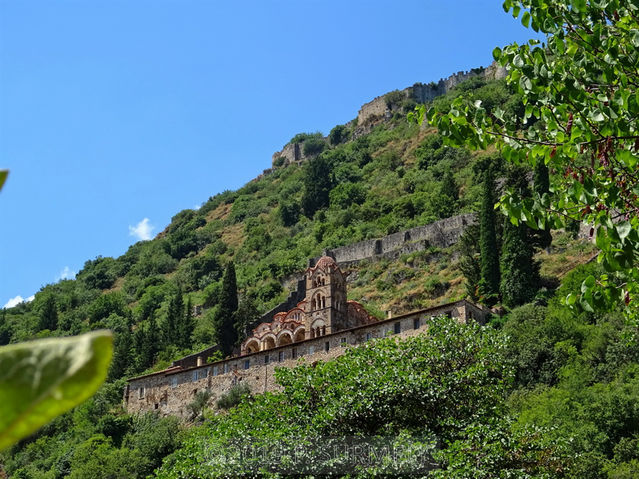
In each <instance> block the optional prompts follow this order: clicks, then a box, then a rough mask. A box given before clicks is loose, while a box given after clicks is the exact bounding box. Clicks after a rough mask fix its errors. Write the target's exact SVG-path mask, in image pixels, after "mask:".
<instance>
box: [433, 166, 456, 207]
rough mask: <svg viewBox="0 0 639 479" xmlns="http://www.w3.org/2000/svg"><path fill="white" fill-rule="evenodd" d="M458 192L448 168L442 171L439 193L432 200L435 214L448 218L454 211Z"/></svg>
mask: <svg viewBox="0 0 639 479" xmlns="http://www.w3.org/2000/svg"><path fill="white" fill-rule="evenodd" d="M458 199H459V192H458V191H457V184H456V183H455V178H454V177H453V172H452V171H451V169H450V168H448V169H447V170H446V173H444V177H443V178H442V183H441V187H440V189H439V194H438V195H436V196H435V197H434V198H433V200H432V206H433V209H434V212H435V214H436V215H437V216H438V217H439V218H449V217H451V216H452V215H453V214H454V213H455V209H456V205H457V200H458Z"/></svg>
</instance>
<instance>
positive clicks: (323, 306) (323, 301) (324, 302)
mask: <svg viewBox="0 0 639 479" xmlns="http://www.w3.org/2000/svg"><path fill="white" fill-rule="evenodd" d="M325 307H326V296H323V297H322V309H323V308H325Z"/></svg>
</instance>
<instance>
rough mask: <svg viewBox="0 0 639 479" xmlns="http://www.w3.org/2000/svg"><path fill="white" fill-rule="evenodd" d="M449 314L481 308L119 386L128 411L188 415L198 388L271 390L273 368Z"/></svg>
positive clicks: (422, 330) (432, 312)
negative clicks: (242, 387) (241, 386)
mask: <svg viewBox="0 0 639 479" xmlns="http://www.w3.org/2000/svg"><path fill="white" fill-rule="evenodd" d="M439 315H449V316H451V317H456V318H459V320H460V321H464V322H465V321H467V320H476V321H480V322H483V321H484V319H485V317H486V312H485V311H483V310H482V309H480V308H479V307H477V306H475V305H473V304H472V303H469V302H467V301H465V300H461V301H457V302H455V303H449V304H446V305H442V306H438V307H435V308H429V309H425V310H421V311H416V312H413V313H408V314H404V315H401V316H397V317H395V318H389V319H386V320H383V321H379V322H377V323H374V324H371V325H365V326H359V327H356V328H352V329H348V330H344V331H339V332H337V333H334V334H329V335H326V336H322V337H319V338H314V339H307V340H305V341H300V342H297V343H293V344H288V345H286V346H280V347H277V348H273V349H269V350H267V351H260V352H257V353H252V354H247V355H245V356H239V357H235V358H231V359H227V360H223V361H217V362H214V363H211V364H204V365H201V366H195V367H189V368H180V367H172V368H169V369H167V370H164V371H160V372H157V373H153V374H148V375H145V376H140V377H137V378H133V379H130V380H129V382H128V384H127V386H126V388H125V391H124V404H125V407H126V409H127V411H128V412H129V413H139V412H146V411H156V412H158V413H159V414H162V415H174V416H180V417H188V409H187V405H188V404H189V403H190V402H191V401H193V398H194V397H195V394H196V393H197V392H198V391H200V390H207V391H210V392H211V393H212V397H211V400H210V405H211V406H213V405H214V402H215V400H216V399H218V398H219V397H220V396H222V395H223V394H226V393H228V392H229V391H230V390H231V388H232V387H233V386H235V385H238V384H245V385H247V386H248V387H249V389H250V390H251V392H252V393H263V392H266V391H277V390H279V389H280V387H279V385H278V384H277V383H276V382H275V376H274V370H275V368H276V367H294V366H296V365H297V364H299V363H300V362H304V363H307V364H308V363H310V364H312V363H314V362H315V361H326V360H329V359H333V358H336V357H338V356H341V355H342V354H344V352H345V351H346V349H347V348H348V347H354V346H357V345H359V344H363V343H365V342H366V341H369V340H372V339H375V338H382V337H386V336H393V335H394V336H397V337H400V338H407V337H411V336H414V335H417V334H426V333H427V329H428V321H429V320H430V319H431V318H433V317H434V316H439Z"/></svg>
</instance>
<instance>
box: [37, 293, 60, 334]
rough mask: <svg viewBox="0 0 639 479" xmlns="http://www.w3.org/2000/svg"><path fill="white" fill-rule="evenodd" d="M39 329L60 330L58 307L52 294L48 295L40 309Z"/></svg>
mask: <svg viewBox="0 0 639 479" xmlns="http://www.w3.org/2000/svg"><path fill="white" fill-rule="evenodd" d="M38 329H39V330H40V331H42V330H43V329H48V330H49V331H54V330H56V329H58V307H57V306H56V303H55V298H54V297H53V295H52V294H48V295H47V296H46V298H45V299H44V303H43V304H42V307H41V308H40V314H39V315H38Z"/></svg>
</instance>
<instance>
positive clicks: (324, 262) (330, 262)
mask: <svg viewBox="0 0 639 479" xmlns="http://www.w3.org/2000/svg"><path fill="white" fill-rule="evenodd" d="M329 266H337V263H336V262H335V260H334V259H333V258H331V257H330V256H322V257H321V258H320V259H318V260H317V264H316V265H315V267H316V268H321V269H323V270H326V269H327V268H328V267H329Z"/></svg>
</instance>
